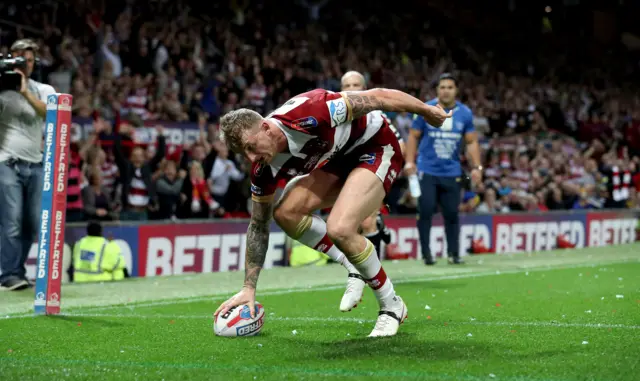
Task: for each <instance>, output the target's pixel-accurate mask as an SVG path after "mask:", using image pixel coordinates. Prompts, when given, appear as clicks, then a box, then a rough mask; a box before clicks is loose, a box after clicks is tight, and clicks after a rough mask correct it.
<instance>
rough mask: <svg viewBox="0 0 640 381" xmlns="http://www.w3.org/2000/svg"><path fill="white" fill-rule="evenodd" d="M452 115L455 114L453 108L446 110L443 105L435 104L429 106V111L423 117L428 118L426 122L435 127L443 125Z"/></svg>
mask: <svg viewBox="0 0 640 381" xmlns="http://www.w3.org/2000/svg"><path fill="white" fill-rule="evenodd" d="M452 115H453V110H450V111H449V112H446V111H444V109H443V108H442V106H440V105H435V106H429V107H428V108H427V111H426V112H425V114H424V115H423V117H424V119H425V120H426V122H427V123H429V124H430V125H432V126H434V127H440V126H442V124H443V123H444V121H445V120H446V119H447V118H451V116H452Z"/></svg>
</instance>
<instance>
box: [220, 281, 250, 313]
mask: <svg viewBox="0 0 640 381" xmlns="http://www.w3.org/2000/svg"><path fill="white" fill-rule="evenodd" d="M255 304H256V290H255V289H254V288H250V287H242V290H240V292H239V293H237V294H235V295H234V296H232V297H231V298H229V300H227V301H226V302H224V303H222V304H221V305H220V307H218V309H217V310H216V312H215V313H214V314H213V315H214V316H218V314H223V315H224V314H225V313H227V311H229V309H231V308H233V307H236V306H241V305H245V306H248V307H249V311H251V317H252V318H254V317H255V314H256V312H255V311H256V310H255Z"/></svg>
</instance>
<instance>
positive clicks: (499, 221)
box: [27, 210, 639, 282]
mask: <svg viewBox="0 0 640 381" xmlns="http://www.w3.org/2000/svg"><path fill="white" fill-rule="evenodd" d="M638 220H639V215H638V213H637V212H633V211H627V210H622V211H619V212H567V213H558V214H556V213H544V214H498V215H464V216H460V234H459V237H458V239H459V246H460V254H461V255H467V253H468V250H469V248H470V247H471V244H472V241H473V240H478V239H482V241H483V242H484V243H485V245H486V246H487V247H488V248H490V249H492V251H494V252H495V253H497V254H501V253H522V252H532V251H544V250H552V249H555V248H556V242H557V237H558V236H564V237H565V238H566V239H567V240H568V241H570V242H571V243H573V244H574V245H575V246H576V248H582V247H597V246H607V245H615V244H623V243H631V242H633V241H635V240H636V228H637V226H638ZM385 221H386V223H387V226H388V227H389V228H390V230H391V233H392V243H391V244H392V245H393V247H392V248H393V251H394V253H395V254H404V255H405V256H407V257H409V258H421V253H420V241H419V236H418V229H417V227H416V219H415V217H388V218H386V219H385ZM103 230H104V235H105V237H107V238H110V239H112V240H114V241H115V242H116V243H117V244H118V245H119V246H120V248H121V249H122V254H123V255H124V258H125V260H126V262H127V268H128V270H129V273H130V274H131V275H133V276H145V277H151V276H160V275H179V274H188V273H207V272H219V271H234V270H242V269H244V254H245V245H246V240H245V235H246V231H247V221H224V220H222V221H220V220H218V221H207V222H199V223H187V222H184V223H173V222H172V223H167V224H162V223H154V224H143V225H137V226H136V225H130V226H108V225H107V226H104V229H103ZM85 235H86V231H85V228H84V227H78V226H77V225H74V226H69V227H67V229H66V235H65V239H66V241H67V244H66V245H65V250H64V256H63V268H64V269H67V268H68V267H69V266H70V264H71V252H72V249H73V245H74V244H75V243H76V242H77V241H79V240H80V239H81V238H82V237H84V236H85ZM429 242H430V247H431V252H432V253H433V254H434V255H437V256H442V255H444V254H445V253H446V252H447V243H446V238H445V231H444V226H443V223H442V219H441V218H440V217H436V218H434V221H433V226H432V228H431V234H430V237H429ZM36 252H37V247H36V245H34V246H33V247H32V249H31V252H30V254H29V259H28V261H27V272H28V274H27V275H28V276H33V275H34V274H35V264H36ZM286 265H288V251H287V248H286V246H285V234H284V233H283V232H282V231H281V230H280V229H279V228H278V227H277V226H276V225H275V224H272V226H271V236H270V239H269V251H268V253H267V258H266V261H265V268H270V267H274V266H286ZM68 280H69V277H68V275H67V274H66V273H65V274H64V275H63V281H65V282H67V281H68Z"/></svg>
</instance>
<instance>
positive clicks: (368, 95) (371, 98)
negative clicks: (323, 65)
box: [342, 89, 452, 127]
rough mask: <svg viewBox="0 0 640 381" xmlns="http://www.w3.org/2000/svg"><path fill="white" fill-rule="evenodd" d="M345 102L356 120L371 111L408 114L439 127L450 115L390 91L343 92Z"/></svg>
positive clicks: (402, 94)
mask: <svg viewBox="0 0 640 381" xmlns="http://www.w3.org/2000/svg"><path fill="white" fill-rule="evenodd" d="M342 95H343V97H344V98H345V99H346V100H347V103H348V107H349V112H350V113H351V118H352V119H356V118H359V117H361V116H363V115H367V114H368V113H370V112H371V111H373V110H382V111H386V112H410V113H412V114H418V115H421V116H423V117H424V118H425V120H426V121H427V123H429V124H431V125H432V126H434V127H440V126H441V125H442V123H444V121H445V119H447V118H449V117H451V115H452V113H451V111H449V113H446V112H445V111H444V110H443V109H442V108H441V107H439V106H430V105H427V104H425V103H424V102H422V101H421V100H419V99H418V98H416V97H414V96H412V95H409V94H407V93H404V92H402V91H399V90H392V89H370V90H364V91H345V92H343V93H342Z"/></svg>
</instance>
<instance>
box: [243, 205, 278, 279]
mask: <svg viewBox="0 0 640 381" xmlns="http://www.w3.org/2000/svg"><path fill="white" fill-rule="evenodd" d="M271 215H272V205H271V203H270V202H269V203H266V202H256V201H253V207H252V209H251V222H249V228H248V229H247V252H246V255H245V270H244V286H245V287H249V288H253V289H255V288H256V285H257V284H258V277H259V275H260V270H262V266H264V259H265V257H266V255H267V248H268V247H269V221H271Z"/></svg>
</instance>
